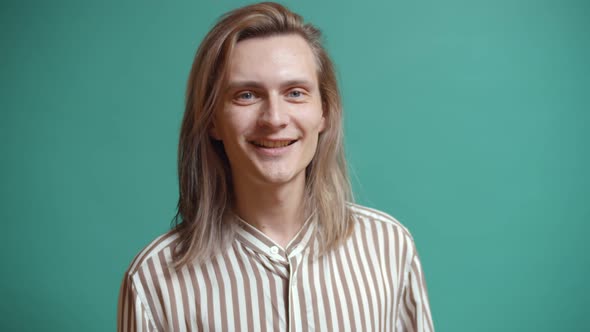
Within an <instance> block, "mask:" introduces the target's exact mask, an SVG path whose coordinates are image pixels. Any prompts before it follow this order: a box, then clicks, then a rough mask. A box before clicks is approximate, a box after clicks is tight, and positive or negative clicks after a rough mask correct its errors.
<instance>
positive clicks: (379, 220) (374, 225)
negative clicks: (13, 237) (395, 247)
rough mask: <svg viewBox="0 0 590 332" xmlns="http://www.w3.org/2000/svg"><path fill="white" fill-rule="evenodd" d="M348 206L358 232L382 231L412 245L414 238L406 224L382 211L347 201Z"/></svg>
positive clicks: (387, 235)
mask: <svg viewBox="0 0 590 332" xmlns="http://www.w3.org/2000/svg"><path fill="white" fill-rule="evenodd" d="M347 205H348V208H349V209H350V211H351V212H352V215H353V218H354V219H355V223H356V227H355V229H356V230H357V232H358V231H360V232H368V231H369V232H372V233H377V232H378V233H382V235H383V236H386V237H388V238H394V239H397V242H400V241H401V242H406V243H409V244H411V245H410V247H414V238H413V237H412V234H411V233H410V231H409V230H408V228H407V227H406V226H404V225H403V224H402V223H401V222H400V221H399V220H397V219H396V218H395V217H393V216H391V215H390V214H388V213H385V212H383V211H380V210H377V209H374V208H370V207H366V206H362V205H359V204H355V203H348V204H347Z"/></svg>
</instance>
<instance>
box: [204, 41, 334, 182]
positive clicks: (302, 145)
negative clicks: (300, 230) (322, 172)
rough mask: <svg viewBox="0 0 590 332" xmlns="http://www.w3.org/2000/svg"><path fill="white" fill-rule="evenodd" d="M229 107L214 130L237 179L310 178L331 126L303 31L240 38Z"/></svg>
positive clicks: (234, 57)
mask: <svg viewBox="0 0 590 332" xmlns="http://www.w3.org/2000/svg"><path fill="white" fill-rule="evenodd" d="M228 69H229V80H228V86H227V89H226V91H225V94H224V97H223V98H224V107H223V108H222V109H220V110H219V111H218V113H216V114H215V119H214V121H213V126H212V128H211V131H210V134H211V136H212V137H213V138H215V139H218V140H221V141H222V142H223V146H224V149H225V152H226V154H227V157H228V158H229V162H230V165H231V169H232V174H233V176H234V179H235V181H240V182H252V183H257V184H283V183H288V182H291V181H294V180H297V179H298V180H302V179H305V168H306V167H307V166H308V165H309V163H310V162H311V160H312V158H313V156H314V154H315V151H316V147H317V143H318V135H319V133H320V132H321V131H322V130H323V129H324V127H325V119H324V115H323V112H322V103H321V96H320V92H319V86H318V79H317V68H316V63H315V60H314V56H313V54H312V51H311V49H310V47H309V45H308V44H307V42H306V41H305V40H304V39H303V38H302V37H300V36H298V35H282V36H272V37H265V38H252V39H247V40H244V41H241V42H239V43H237V44H236V47H235V49H234V53H233V54H232V59H231V66H230V67H229V68H228Z"/></svg>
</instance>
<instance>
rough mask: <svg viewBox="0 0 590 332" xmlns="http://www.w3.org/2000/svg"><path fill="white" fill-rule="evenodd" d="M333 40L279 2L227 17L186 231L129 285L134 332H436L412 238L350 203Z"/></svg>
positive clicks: (126, 301)
mask: <svg viewBox="0 0 590 332" xmlns="http://www.w3.org/2000/svg"><path fill="white" fill-rule="evenodd" d="M341 121H342V108H341V103H340V95H339V92H338V88H337V85H336V79H335V75H334V69H333V67H332V63H331V61H330V59H329V57H328V55H327V53H326V52H325V50H324V49H323V47H322V46H321V43H320V33H319V31H318V30H317V29H316V28H314V27H313V26H311V25H309V24H304V23H303V22H302V19H301V18H300V17H299V16H298V15H296V14H294V13H292V12H290V11H289V10H288V9H286V8H285V7H283V6H281V5H278V4H274V3H261V4H255V5H251V6H247V7H243V8H240V9H237V10H235V11H233V12H230V13H228V14H226V15H225V16H223V17H222V18H221V20H220V21H219V22H218V23H217V25H216V26H215V27H214V28H213V29H212V30H211V31H210V32H209V34H208V35H207V36H206V37H205V39H204V41H203V42H202V44H201V46H200V47H199V50H198V51H197V55H196V57H195V61H194V64H193V68H192V70H191V74H190V78H189V84H188V91H187V99H186V111H185V115H184V119H183V123H182V129H181V135H180V143H179V158H178V162H179V165H178V171H179V185H180V199H179V203H178V214H177V221H180V222H177V223H176V225H175V227H174V229H173V230H171V231H170V232H168V233H166V234H164V235H162V236H160V237H159V238H157V239H156V240H154V241H153V242H152V243H151V244H149V245H148V246H147V247H146V248H145V249H144V250H143V251H142V252H140V253H139V254H138V255H137V256H136V257H135V259H134V260H133V262H132V263H131V265H130V267H129V269H128V271H127V273H126V274H125V277H124V280H123V283H122V286H121V293H120V298H119V311H118V329H119V330H120V331H135V330H139V331H310V330H316V331H433V325H432V320H431V315H430V310H429V304H428V297H427V294H426V287H425V283H424V277H423V274H422V269H421V266H420V261H419V258H418V254H417V252H416V249H415V246H414V242H413V239H412V237H411V235H410V233H409V232H408V231H407V230H406V229H405V228H404V227H403V226H402V225H401V224H400V223H399V222H398V221H396V220H395V219H394V218H392V217H391V216H388V215H386V214H384V213H382V212H379V211H377V210H373V209H369V208H365V207H361V206H359V205H355V204H352V203H350V200H351V197H352V195H351V190H350V185H349V182H348V178H347V173H346V163H345V159H344V152H343V145H342V140H343V133H342V124H341Z"/></svg>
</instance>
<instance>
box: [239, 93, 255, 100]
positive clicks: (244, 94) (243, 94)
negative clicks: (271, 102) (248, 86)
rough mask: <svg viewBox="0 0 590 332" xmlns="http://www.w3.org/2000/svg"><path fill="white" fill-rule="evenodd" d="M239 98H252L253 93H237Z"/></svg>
mask: <svg viewBox="0 0 590 332" xmlns="http://www.w3.org/2000/svg"><path fill="white" fill-rule="evenodd" d="M238 98H240V99H252V98H254V94H253V93H252V92H244V93H241V94H239V95H238Z"/></svg>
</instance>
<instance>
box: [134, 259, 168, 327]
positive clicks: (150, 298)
mask: <svg viewBox="0 0 590 332" xmlns="http://www.w3.org/2000/svg"><path fill="white" fill-rule="evenodd" d="M148 268H149V265H148V264H145V265H143V266H142V267H141V268H140V269H139V270H137V273H136V275H137V278H138V279H139V282H138V286H137V287H138V288H140V287H141V288H142V289H141V294H143V297H144V298H145V301H146V302H147V306H148V308H150V309H151V315H152V319H153V320H154V322H155V324H156V325H157V326H161V320H160V317H161V316H162V314H161V313H160V311H159V310H158V308H159V307H156V305H155V302H154V298H155V294H154V291H153V282H152V280H151V279H149V280H148V278H147V277H146V275H145V273H146V272H149V271H148ZM144 285H145V286H144ZM138 290H139V289H138ZM154 310H156V313H155V314H156V316H154V312H153V311H154Z"/></svg>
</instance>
